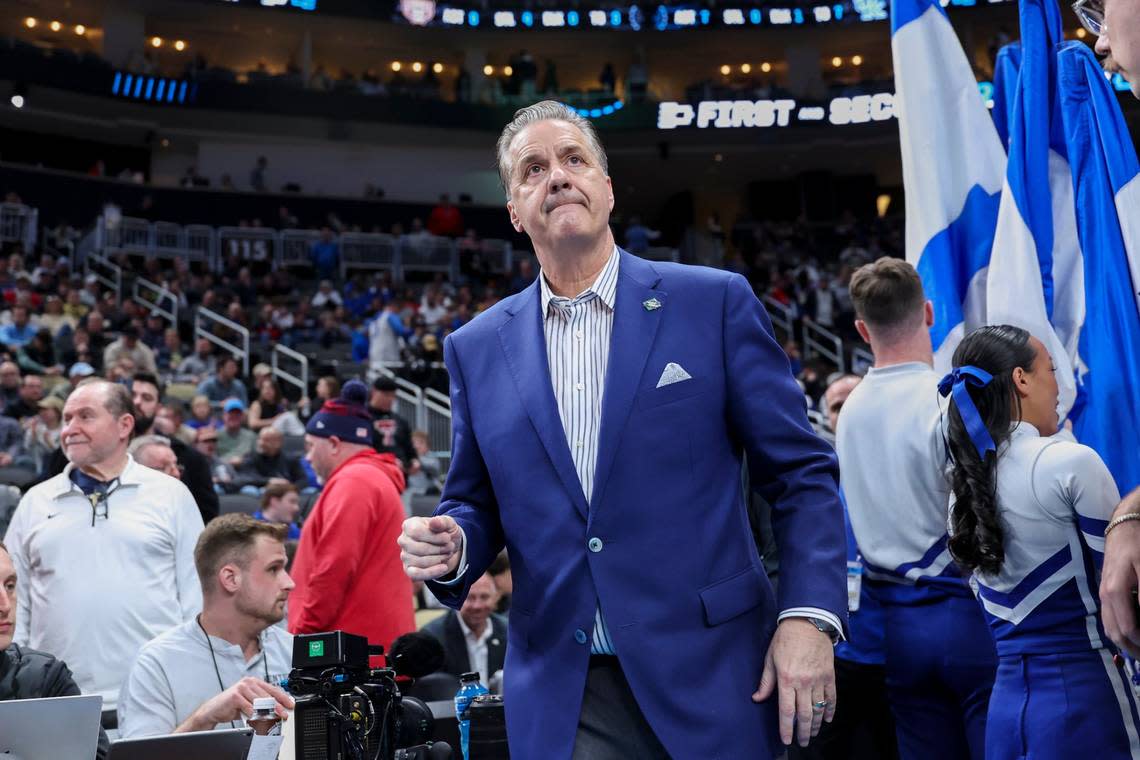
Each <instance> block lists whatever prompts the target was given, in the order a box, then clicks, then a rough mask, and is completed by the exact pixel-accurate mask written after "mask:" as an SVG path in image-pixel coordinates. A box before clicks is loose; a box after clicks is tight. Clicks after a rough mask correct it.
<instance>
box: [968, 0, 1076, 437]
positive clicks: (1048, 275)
mask: <svg viewBox="0 0 1140 760" xmlns="http://www.w3.org/2000/svg"><path fill="white" fill-rule="evenodd" d="M1062 39H1063V37H1062V32H1061V12H1060V9H1059V8H1058V7H1057V3H1056V0H1021V48H1020V53H1021V55H1020V58H1021V61H1020V66H1019V69H1018V74H1017V78H1016V85H1015V90H1014V92H1013V94H1012V96H1003V95H998V96H997V97H995V102H997V101H1002V102H1008V104H1009V114H1008V118H1009V123H1008V129H1009V159H1008V164H1007V166H1006V179H1005V184H1004V187H1003V188H1002V195H1001V207H1000V209H999V211H998V222H997V229H996V231H995V233H994V242H993V253H992V255H991V257H990V266H989V274H988V275H987V279H986V321H987V322H988V323H989V324H1011V325H1017V326H1018V327H1022V328H1024V329H1026V330H1028V331H1029V332H1030V333H1031V334H1032V335H1033V336H1034V337H1036V338H1037V339H1038V340H1040V341H1041V342H1042V343H1044V344H1045V347H1046V348H1047V349H1048V350H1049V353H1050V354H1051V355H1052V357H1053V362H1054V365H1055V366H1056V368H1057V383H1058V385H1059V387H1060V391H1061V393H1060V402H1059V406H1060V409H1059V412H1060V415H1061V418H1062V419H1064V418H1065V416H1066V415H1067V414H1068V412H1069V410H1070V409H1071V408H1072V406H1073V402H1074V401H1075V399H1076V377H1075V374H1074V361H1075V360H1076V358H1077V339H1078V334H1079V330H1080V326H1081V325H1082V324H1083V322H1084V316H1085V315H1084V304H1085V293H1084V282H1083V276H1084V269H1083V262H1082V257H1081V248H1080V245H1079V243H1078V240H1077V230H1076V217H1075V214H1074V210H1073V209H1074V206H1073V192H1072V175H1071V173H1070V171H1069V162H1068V155H1067V148H1066V146H1065V140H1064V134H1063V130H1062V125H1061V114H1060V110H1059V109H1058V108H1057V107H1056V103H1057V98H1058V92H1057V56H1056V46H1057V43H1058V42H1060V41H1061V40H1062ZM1012 57H1013V56H1009V57H1007V60H1006V64H1007V65H1009V64H1010V62H1011V60H1012ZM1009 81H1010V76H1009V72H1008V71H1006V72H1004V73H1003V77H1002V80H1001V81H1000V82H999V83H998V84H1000V85H1002V86H1006V85H1008V83H1009ZM995 87H996V86H995ZM1001 116H1002V114H1000V113H999V117H1001ZM1057 285H1061V286H1062V287H1057Z"/></svg>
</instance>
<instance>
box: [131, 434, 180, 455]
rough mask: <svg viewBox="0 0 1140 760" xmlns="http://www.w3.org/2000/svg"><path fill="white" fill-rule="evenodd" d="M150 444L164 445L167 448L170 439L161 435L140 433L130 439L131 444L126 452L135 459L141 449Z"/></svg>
mask: <svg viewBox="0 0 1140 760" xmlns="http://www.w3.org/2000/svg"><path fill="white" fill-rule="evenodd" d="M151 446H165V447H166V448H168V449H169V448H170V439H169V438H166V437H164V436H161V435H140V436H139V437H138V438H136V439H134V440H133V441H131V445H130V446H129V447H128V448H127V453H128V454H130V455H131V456H133V457H134V458H135V459H138V458H139V454H140V453H141V452H142V450H143V449H148V448H150V447H151Z"/></svg>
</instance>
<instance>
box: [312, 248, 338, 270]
mask: <svg viewBox="0 0 1140 760" xmlns="http://www.w3.org/2000/svg"><path fill="white" fill-rule="evenodd" d="M312 252H313V265H314V266H315V267H316V268H317V271H318V272H320V273H321V274H322V276H323V275H327V274H331V273H332V272H333V271H334V270H335V269H336V267H337V263H338V262H339V260H340V256H339V254H338V252H337V245H336V243H335V242H333V241H331V240H330V241H329V242H327V243H326V242H324V241H317V242H316V243H313V248H312Z"/></svg>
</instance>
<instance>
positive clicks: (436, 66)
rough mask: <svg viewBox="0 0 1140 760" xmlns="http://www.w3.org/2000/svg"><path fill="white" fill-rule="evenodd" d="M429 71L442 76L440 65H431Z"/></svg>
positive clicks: (441, 65)
mask: <svg viewBox="0 0 1140 760" xmlns="http://www.w3.org/2000/svg"><path fill="white" fill-rule="evenodd" d="M431 70H432V71H434V72H435V73H436V74H442V73H443V64H442V63H433V64H432V66H431Z"/></svg>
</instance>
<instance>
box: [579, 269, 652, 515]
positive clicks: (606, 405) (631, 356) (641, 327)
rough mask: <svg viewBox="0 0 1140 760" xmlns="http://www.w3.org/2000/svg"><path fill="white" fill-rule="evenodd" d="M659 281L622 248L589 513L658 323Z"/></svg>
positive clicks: (611, 460) (604, 478)
mask: <svg viewBox="0 0 1140 760" xmlns="http://www.w3.org/2000/svg"><path fill="white" fill-rule="evenodd" d="M660 281H661V278H660V277H659V276H658V275H657V271H656V270H655V269H654V268H653V266H652V265H651V264H650V263H649V262H647V261H645V260H643V259H639V258H637V257H635V256H632V255H630V254H628V253H626V252H625V251H622V253H621V264H620V268H619V270H618V284H617V296H616V297H615V299H614V327H613V335H612V337H611V338H610V358H609V364H608V366H607V368H606V387H605V392H604V393H603V394H602V427H601V430H600V431H599V434H598V462H597V469H596V471H595V475H594V493H593V494H592V495H591V496H590V505H591V513H593V510H594V509H595V508H596V506H597V505H598V504H599V503H600V502H601V497H602V496H603V495H604V494H605V487H606V481H607V480H608V479H609V476H610V473H611V472H612V471H613V465H614V459H615V457H616V455H617V450H618V445H619V444H620V443H621V434H622V432H623V431H624V430H625V424H626V421H627V420H628V419H629V410H630V407H631V406H632V404H633V397H634V395H635V394H636V393H637V389H638V387H639V386H640V384H641V374H642V372H643V371H644V370H645V362H646V361H647V360H648V359H649V349H650V348H651V347H652V346H653V340H654V338H655V337H656V335H657V327H658V326H659V325H660V324H661V312H662V311H664V307H665V297H666V294H665V293H664V292H663V291H660V290H656V287H657V284H658V283H659V282H660ZM650 299H656V301H657V305H656V307H655V308H647V307H646V306H645V303H646V302H647V301H649V300H650ZM651 305H652V304H651Z"/></svg>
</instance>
